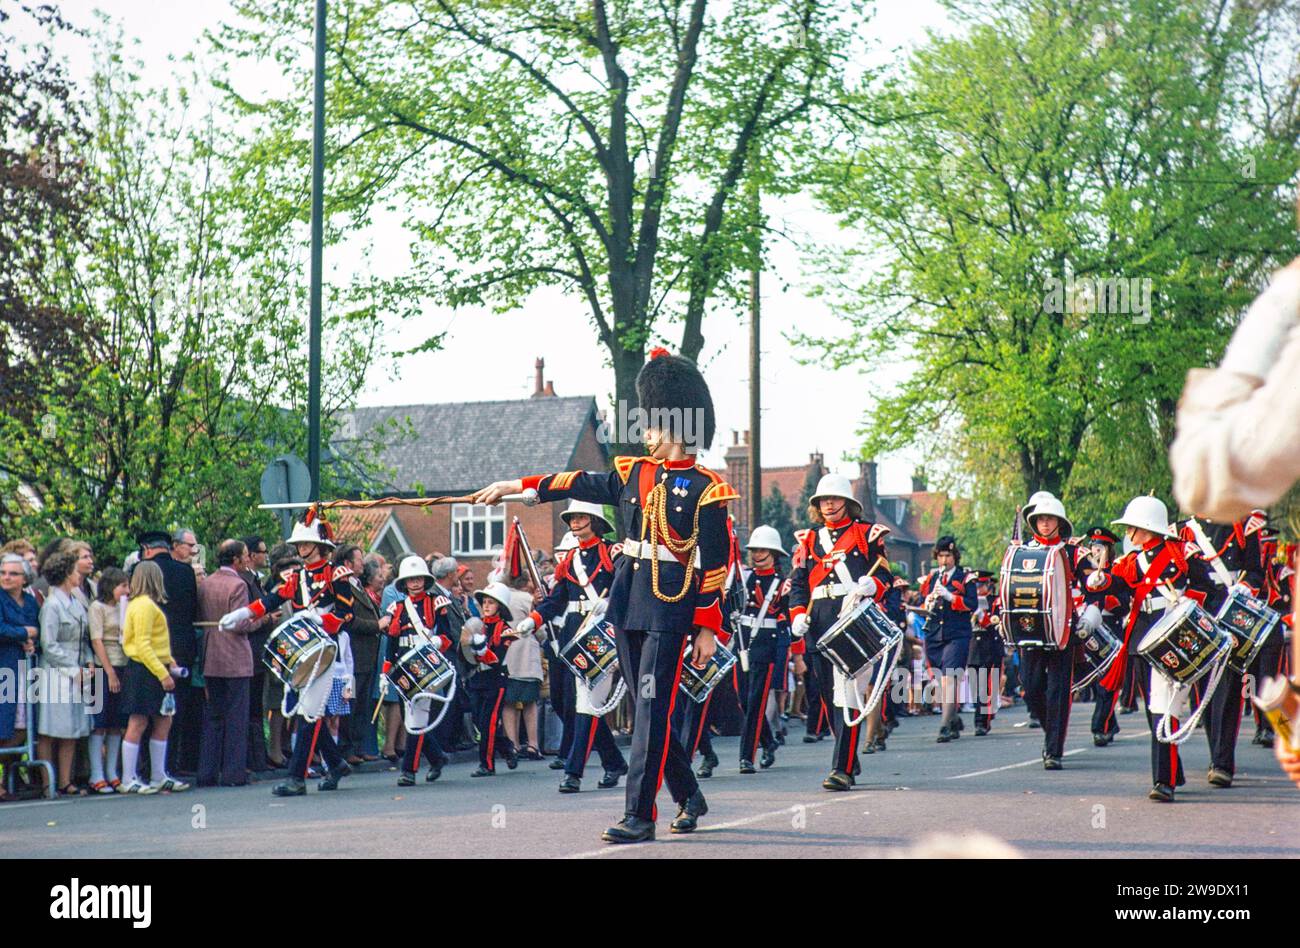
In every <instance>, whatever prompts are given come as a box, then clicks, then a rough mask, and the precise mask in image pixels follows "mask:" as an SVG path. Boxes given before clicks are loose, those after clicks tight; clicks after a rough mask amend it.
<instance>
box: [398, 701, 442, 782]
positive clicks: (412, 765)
mask: <svg viewBox="0 0 1300 948" xmlns="http://www.w3.org/2000/svg"><path fill="white" fill-rule="evenodd" d="M450 713H451V712H448V716H450ZM446 721H447V718H446V717H444V718H443V719H442V723H440V724H439V725H438V727H436V728H434V729H433V730H432V731H429V732H428V733H427V734H407V735H406V752H405V753H404V754H403V755H402V771H403V772H404V773H408V774H413V773H415V771H416V770H417V769H418V768H419V766H420V757H421V755H423V757H424V759H425V760H427V761H428V762H429V766H430V767H441V766H443V765H444V764H446V763H447V762H448V761H450V760H451V758H450V757H448V756H447V753H446V752H445V751H444V750H443V749H442V747H441V745H439V743H438V740H437V737H436V735H437V733H438V732H439V731H440V730H442V724H445V723H446Z"/></svg>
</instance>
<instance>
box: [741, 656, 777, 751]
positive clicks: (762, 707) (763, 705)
mask: <svg viewBox="0 0 1300 948" xmlns="http://www.w3.org/2000/svg"><path fill="white" fill-rule="evenodd" d="M775 667H776V666H774V665H768V666H767V678H765V679H764V680H763V694H762V697H761V698H760V699H759V702H758V708H759V712H758V721H757V723H755V725H754V742H753V743H752V744H750V745H749V746H750V754H749V758H748V759H749V760H753V759H754V755H755V754H757V753H758V738H759V735H760V734H762V733H763V722H764V721H766V720H767V690H768V688H770V687H771V686H772V669H773V668H775Z"/></svg>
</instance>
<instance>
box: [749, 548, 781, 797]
mask: <svg viewBox="0 0 1300 948" xmlns="http://www.w3.org/2000/svg"><path fill="white" fill-rule="evenodd" d="M745 549H746V550H748V551H749V562H750V566H751V569H749V570H746V571H743V572H742V574H741V576H740V578H739V579H738V580H737V581H738V582H743V583H744V584H745V589H746V592H747V594H748V595H747V598H746V602H745V607H744V610H743V611H742V612H741V614H740V617H739V623H740V626H741V629H742V632H741V633H740V635H741V637H742V638H743V642H742V643H741V644H740V645H739V647H740V648H742V649H744V652H743V653H742V654H743V655H744V658H743V659H742V662H743V663H744V664H745V665H746V666H747V667H746V668H745V694H744V695H743V696H742V704H743V707H744V712H745V713H744V721H743V723H742V724H741V728H740V772H741V773H742V774H752V773H755V772H756V771H755V770H754V759H755V758H756V757H758V750H759V748H760V747H761V748H762V750H763V756H762V759H761V760H760V761H759V765H760V766H761V767H762V768H763V769H767V768H768V767H771V766H772V764H774V763H775V762H776V738H775V737H774V736H773V734H772V731H771V728H770V727H769V726H768V721H767V698H768V695H769V694H770V693H771V691H772V688H773V687H774V685H775V684H778V683H779V680H778V679H777V677H776V676H778V675H779V676H782V677H784V675H785V663H786V653H787V651H788V650H789V648H790V620H789V617H788V615H787V612H788V605H789V602H788V601H789V594H790V588H789V582H788V580H787V579H786V578H785V577H784V576H783V575H782V574H781V571H780V569H779V565H780V564H779V561H778V559H777V557H779V556H787V555H788V554H787V553H786V551H785V548H784V547H783V546H781V535H780V534H779V533H777V532H776V530H775V528H773V527H769V526H765V525H760V526H757V527H755V528H754V529H753V531H752V532H751V533H750V535H749V542H748V543H746V544H745Z"/></svg>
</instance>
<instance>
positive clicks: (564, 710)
mask: <svg viewBox="0 0 1300 948" xmlns="http://www.w3.org/2000/svg"><path fill="white" fill-rule="evenodd" d="M548 659H549V662H550V666H549V667H550V679H551V699H550V700H551V707H552V708H554V709H555V715H556V717H558V718H559V719H560V746H559V750H558V752H557V753H558V756H559V758H560V759H561V760H564V759H566V758H567V757H568V756H569V751H570V750H572V749H573V744H574V731H575V729H576V728H577V726H578V722H577V721H575V720H574V715H575V714H576V713H577V711H576V707H577V706H576V701H577V692H576V690H575V689H576V688H577V687H578V682H577V679H575V678H574V677H573V672H571V671H569V666H568V665H566V664H564V662H562V661H560V659H559V658H558V657H557V656H555V655H550V656H548ZM584 733H585V732H584Z"/></svg>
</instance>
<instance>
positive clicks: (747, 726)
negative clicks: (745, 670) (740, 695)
mask: <svg viewBox="0 0 1300 948" xmlns="http://www.w3.org/2000/svg"><path fill="white" fill-rule="evenodd" d="M782 670H783V671H784V668H783V669H782ZM776 679H777V668H776V665H774V664H772V663H771V662H761V663H759V664H755V665H750V666H749V674H748V675H746V676H745V721H744V723H743V724H742V725H741V726H740V759H741V760H749V761H753V760H757V759H758V758H757V756H756V755H757V754H758V749H759V747H762V748H764V749H765V750H766V749H771V748H774V747H775V745H776V740H775V739H774V738H773V737H772V728H771V727H770V726H769V725H768V723H767V696H768V694H769V693H770V692H771V690H772V683H773V682H774V681H776Z"/></svg>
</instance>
